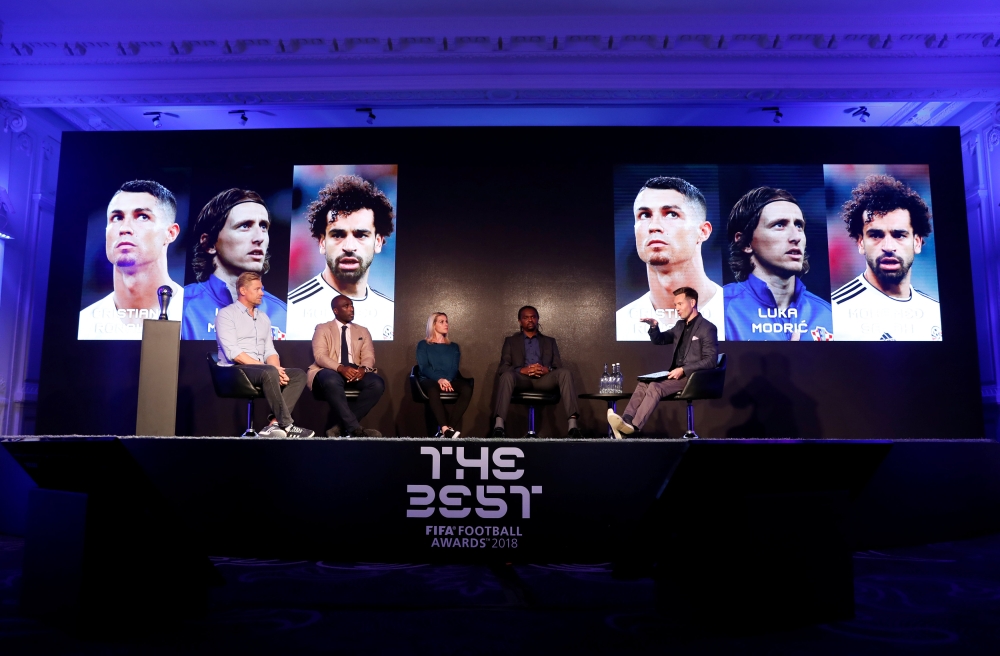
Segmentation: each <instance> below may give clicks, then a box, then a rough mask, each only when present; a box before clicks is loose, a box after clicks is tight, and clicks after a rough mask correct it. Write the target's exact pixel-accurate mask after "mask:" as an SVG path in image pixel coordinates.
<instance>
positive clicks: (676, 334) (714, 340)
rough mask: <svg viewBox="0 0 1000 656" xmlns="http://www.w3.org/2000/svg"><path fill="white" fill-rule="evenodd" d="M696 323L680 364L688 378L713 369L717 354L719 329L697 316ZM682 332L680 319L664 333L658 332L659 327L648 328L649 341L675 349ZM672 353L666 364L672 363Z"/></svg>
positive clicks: (671, 352) (682, 326) (682, 321)
mask: <svg viewBox="0 0 1000 656" xmlns="http://www.w3.org/2000/svg"><path fill="white" fill-rule="evenodd" d="M695 321H697V322H698V323H697V324H696V325H695V326H694V329H693V330H692V331H691V343H690V344H688V349H687V353H685V354H684V362H682V363H681V364H680V366H681V368H682V369H684V375H685V376H690V375H691V374H693V373H694V372H696V371H699V370H701V369H715V367H716V364H717V362H716V360H717V355H718V353H719V329H718V328H716V327H715V324H714V323H712V322H711V321H709V320H708V319H706V318H705V317H703V316H701V314H699V315H698V317H697V318H696V319H695ZM683 332H684V320H683V319H680V320H679V321H678V322H677V323H676V324H674V327H673V328H671V329H670V330H668V331H666V332H660V327H659V326H650V328H649V339H650V341H652V342H653V343H654V344H659V345H665V344H673V345H674V348H677V342H678V341H680V338H681V333H683ZM673 360H674V352H673V349H671V351H670V357H669V358H667V362H668V363H669V362H673Z"/></svg>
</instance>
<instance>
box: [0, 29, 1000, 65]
mask: <svg viewBox="0 0 1000 656" xmlns="http://www.w3.org/2000/svg"><path fill="white" fill-rule="evenodd" d="M597 56H600V57H611V58H619V59H620V58H625V59H633V58H642V59H654V60H656V59H662V58H675V57H683V58H706V57H715V58H730V57H739V58H746V57H764V58H779V59H780V58H798V57H810V58H817V57H820V58H857V57H881V58H900V57H933V58H941V57H948V58H951V57H975V56H984V57H998V58H1000V38H998V35H997V34H995V33H994V32H993V31H990V30H984V31H980V32H955V33H930V32H908V33H887V32H879V33H875V32H858V33H836V34H832V33H825V34H820V33H781V34H776V33H751V34H734V33H714V34H663V33H647V34H563V35H552V34H535V35H530V34H529V35H520V36H519V35H496V34H494V35H481V36H443V35H433V36H385V35H382V36H341V37H334V38H296V37H287V36H276V37H271V38H258V39H239V38H231V37H230V38H226V37H220V38H215V39H204V38H202V39H193V38H175V39H155V40H122V41H113V40H93V39H87V38H76V39H52V40H22V41H18V40H10V41H8V42H6V43H2V44H0V64H5V65H33V64H35V65H37V64H42V63H44V64H60V65H75V64H96V63H101V64H107V63H138V62H144V63H158V64H162V63H192V64H198V63H218V62H231V61H247V62H292V61H305V62H313V61H384V60H387V59H388V60H413V59H442V58H443V59H450V60H463V59H469V58H473V59H480V58H484V57H485V58H489V59H492V60H497V59H513V60H523V59H534V58H543V59H579V58H581V57H597Z"/></svg>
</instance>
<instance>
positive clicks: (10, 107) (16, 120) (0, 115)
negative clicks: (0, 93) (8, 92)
mask: <svg viewBox="0 0 1000 656" xmlns="http://www.w3.org/2000/svg"><path fill="white" fill-rule="evenodd" d="M0 121H2V122H3V131H4V132H23V131H24V129H25V128H26V127H28V117H27V116H25V114H24V110H22V109H21V108H20V107H18V106H17V105H16V104H14V103H12V102H11V101H9V100H6V99H5V98H0Z"/></svg>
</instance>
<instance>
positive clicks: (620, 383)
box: [618, 362, 625, 394]
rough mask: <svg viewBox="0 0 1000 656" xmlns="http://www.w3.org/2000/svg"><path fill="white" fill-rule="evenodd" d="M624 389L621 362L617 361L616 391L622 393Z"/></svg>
mask: <svg viewBox="0 0 1000 656" xmlns="http://www.w3.org/2000/svg"><path fill="white" fill-rule="evenodd" d="M624 390H625V377H624V376H623V375H622V363H621V362H619V363H618V393H619V394H622V393H623V392H624Z"/></svg>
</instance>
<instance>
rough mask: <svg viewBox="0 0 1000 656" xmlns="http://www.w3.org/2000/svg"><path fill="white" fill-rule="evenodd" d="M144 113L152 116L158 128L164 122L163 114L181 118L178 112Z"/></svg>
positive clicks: (154, 125)
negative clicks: (161, 118)
mask: <svg viewBox="0 0 1000 656" xmlns="http://www.w3.org/2000/svg"><path fill="white" fill-rule="evenodd" d="M142 115H143V116H150V117H152V119H153V127H154V128H158V127H160V126H161V125H162V124H163V123H162V122H161V121H160V117H161V116H173V117H174V118H180V116H178V115H177V114H171V113H170V112H143V113H142Z"/></svg>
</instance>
